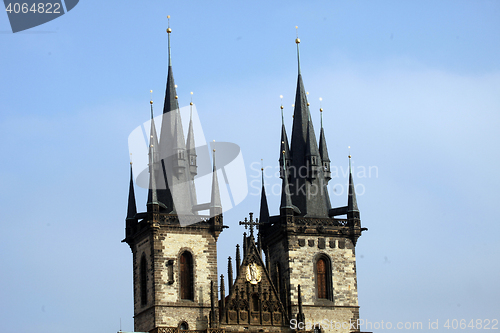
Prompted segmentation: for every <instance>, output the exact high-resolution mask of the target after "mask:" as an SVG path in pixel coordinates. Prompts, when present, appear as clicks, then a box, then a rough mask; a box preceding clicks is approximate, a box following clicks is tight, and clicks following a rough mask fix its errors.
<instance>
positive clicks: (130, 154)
mask: <svg viewBox="0 0 500 333" xmlns="http://www.w3.org/2000/svg"><path fill="white" fill-rule="evenodd" d="M130 165H132V153H130Z"/></svg>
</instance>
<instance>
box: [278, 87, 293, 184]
mask: <svg viewBox="0 0 500 333" xmlns="http://www.w3.org/2000/svg"><path fill="white" fill-rule="evenodd" d="M280 97H281V98H283V95H281V96H280ZM280 109H281V149H280V159H279V161H280V178H283V177H284V169H283V166H284V165H285V164H287V165H289V163H290V162H289V161H290V160H291V158H290V146H289V145H288V137H287V135H286V129H285V118H284V116H283V104H281V106H280ZM283 151H284V152H285V153H284V154H283Z"/></svg>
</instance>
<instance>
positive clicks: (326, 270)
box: [316, 256, 333, 301]
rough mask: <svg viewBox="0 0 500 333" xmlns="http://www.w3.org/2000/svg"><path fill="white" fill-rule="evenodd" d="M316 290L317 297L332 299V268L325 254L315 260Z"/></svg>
mask: <svg viewBox="0 0 500 333" xmlns="http://www.w3.org/2000/svg"><path fill="white" fill-rule="evenodd" d="M316 279H317V281H316V292H317V295H318V298H319V299H328V300H331V301H333V290H332V268H331V265H330V260H328V258H327V257H326V256H322V257H320V258H319V259H318V260H317V261H316Z"/></svg>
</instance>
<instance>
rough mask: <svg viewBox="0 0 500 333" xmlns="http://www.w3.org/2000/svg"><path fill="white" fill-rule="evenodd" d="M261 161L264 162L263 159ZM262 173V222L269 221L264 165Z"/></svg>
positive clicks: (260, 220)
mask: <svg viewBox="0 0 500 333" xmlns="http://www.w3.org/2000/svg"><path fill="white" fill-rule="evenodd" d="M261 163H264V162H263V160H261ZM260 170H261V173H262V191H261V195H260V214H259V222H260V223H269V206H268V205H267V196H266V188H265V186H264V165H263V164H262V167H261V168H260Z"/></svg>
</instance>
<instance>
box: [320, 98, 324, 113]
mask: <svg viewBox="0 0 500 333" xmlns="http://www.w3.org/2000/svg"><path fill="white" fill-rule="evenodd" d="M322 100H323V98H321V97H320V98H319V112H323V108H322V107H321V101H322Z"/></svg>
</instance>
